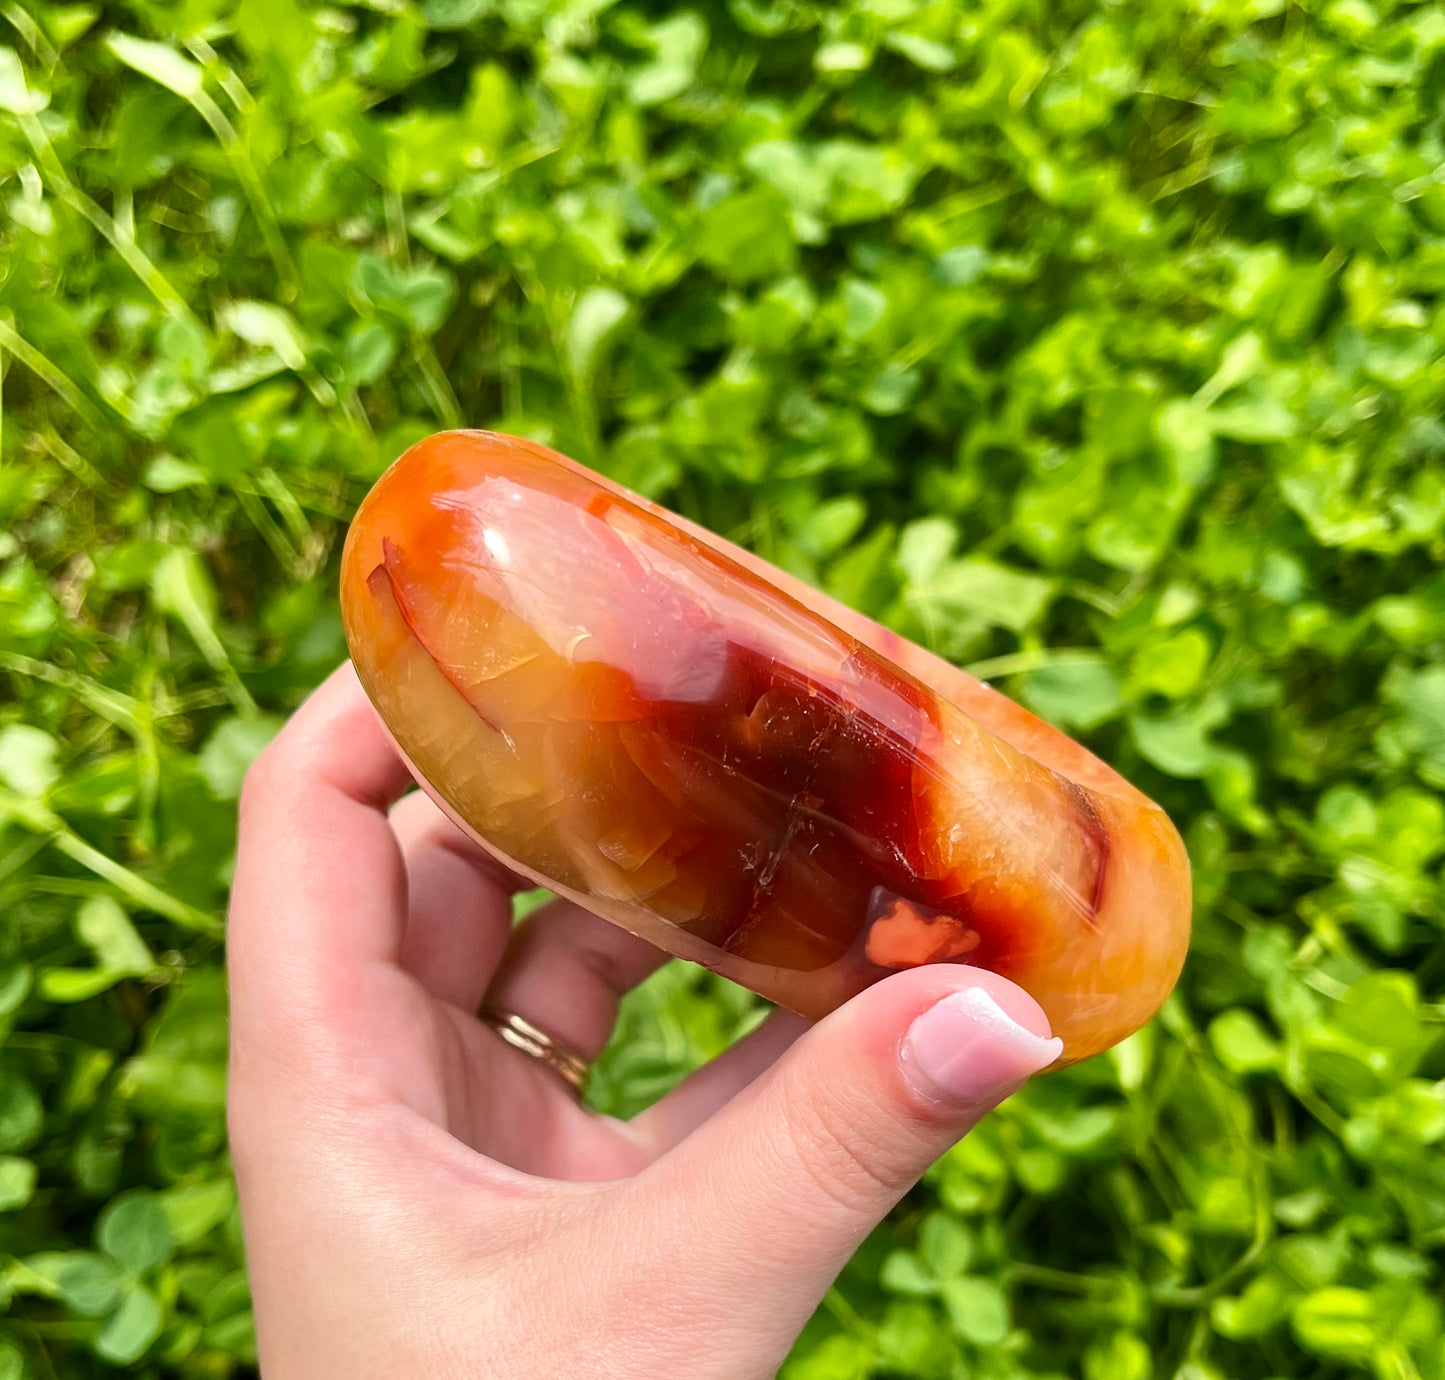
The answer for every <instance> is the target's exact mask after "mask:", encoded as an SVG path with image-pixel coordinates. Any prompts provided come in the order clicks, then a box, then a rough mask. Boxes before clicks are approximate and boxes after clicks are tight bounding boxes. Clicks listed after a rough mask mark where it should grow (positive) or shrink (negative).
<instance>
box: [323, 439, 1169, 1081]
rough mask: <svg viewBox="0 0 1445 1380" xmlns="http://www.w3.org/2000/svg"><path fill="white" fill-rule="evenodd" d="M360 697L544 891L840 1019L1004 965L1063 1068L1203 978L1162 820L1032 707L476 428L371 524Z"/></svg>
mask: <svg viewBox="0 0 1445 1380" xmlns="http://www.w3.org/2000/svg"><path fill="white" fill-rule="evenodd" d="M342 600H343V612H344V616H345V622H346V633H347V638H348V641H349V643H350V646H351V651H352V656H353V658H354V660H355V663H356V667H357V671H358V673H359V674H360V677H361V681H362V684H363V685H364V686H365V687H366V691H367V693H368V695H369V696H370V697H371V700H372V702H373V704H374V705H375V706H376V709H377V711H378V713H379V714H380V716H381V718H382V720H383V722H384V723H385V724H386V725H387V728H388V729H389V731H390V733H391V734H392V736H393V738H394V739H395V740H396V742H397V744H398V746H399V747H400V748H401V750H402V752H403V753H404V754H405V755H406V757H407V759H408V761H409V763H410V764H411V766H412V769H413V770H414V771H415V772H416V774H417V777H418V779H419V780H420V781H421V783H422V784H423V786H424V787H426V788H427V789H428V790H429V791H430V792H431V794H432V795H433V796H434V797H435V798H436V799H437V800H438V801H439V802H440V803H441V804H442V805H443V806H444V807H445V808H446V809H447V811H448V813H449V814H450V815H451V816H452V818H454V819H455V820H456V821H457V822H458V823H459V824H461V825H462V826H463V827H464V828H465V829H466V830H467V831H468V832H469V833H470V834H471V835H472V836H473V837H474V838H476V839H477V841H478V842H479V843H481V844H482V845H483V846H484V847H486V848H488V849H489V850H491V851H492V852H493V853H495V854H497V855H498V856H500V857H501V858H503V859H504V860H505V861H506V862H507V863H508V864H509V865H510V866H512V867H513V868H514V869H516V870H518V871H520V872H523V873H525V874H527V875H529V876H531V877H533V878H535V879H536V880H537V881H538V882H540V883H542V884H543V885H546V886H549V887H551V888H553V889H554V890H556V891H558V892H560V893H562V894H565V895H570V896H572V897H573V898H574V899H576V900H578V901H580V902H581V903H582V904H583V905H585V906H587V907H588V908H589V909H591V910H594V911H596V912H597V913H598V914H601V915H604V916H606V917H608V918H609V919H611V920H613V921H614V922H616V923H617V924H619V925H622V926H624V927H625V928H627V929H629V930H631V931H633V932H634V933H636V934H639V935H641V936H643V937H644V938H646V939H649V940H651V941H653V942H654V943H656V944H658V945H660V946H661V947H663V948H665V949H667V950H669V951H671V952H672V953H675V954H678V955H680V956H682V957H685V958H690V959H693V960H695V961H697V962H699V963H704V964H706V965H707V966H708V967H710V968H713V969H715V970H717V971H718V972H720V973H723V974H725V975H726V976H728V977H730V978H733V979H735V980H736V981H738V982H740V983H743V984H744V985H746V986H748V987H750V988H752V989H754V990H755V991H757V992H760V993H762V994H763V995H764V996H766V997H769V998H770V999H772V1000H774V1001H776V1002H779V1003H780V1004H782V1005H784V1006H788V1007H791V1008H793V1009H794V1010H796V1011H800V1012H802V1013H803V1014H805V1015H808V1016H813V1017H816V1016H820V1015H822V1014H824V1013H825V1012H827V1011H829V1010H831V1009H832V1008H833V1007H835V1006H837V1005H838V1004H839V1003H841V1002H843V1001H845V1000H846V999H847V998H848V997H850V996H852V995H853V994H854V993H855V992H857V991H859V990H860V989H861V988H863V987H865V986H867V985H868V984H869V983H871V982H874V981H876V980H877V979H879V978H881V977H883V976H885V975H887V974H888V973H890V972H895V971H897V970H898V969H900V968H904V967H909V966H912V965H915V964H919V963H931V962H957V963H970V964H977V965H979V966H981V967H985V968H990V969H993V970H994V971H996V972H999V973H1002V974H1004V975H1006V976H1007V977H1009V978H1011V979H1013V980H1014V981H1015V982H1018V983H1019V984H1020V985H1022V986H1023V987H1024V988H1026V989H1027V990H1028V991H1029V992H1031V993H1032V994H1033V996H1034V997H1035V998H1037V1000H1038V1001H1039V1002H1040V1003H1041V1005H1042V1006H1043V1008H1044V1010H1045V1011H1046V1012H1047V1013H1048V1016H1049V1019H1050V1020H1051V1022H1052V1023H1053V1027H1054V1030H1055V1033H1057V1034H1058V1035H1060V1036H1061V1037H1062V1039H1063V1041H1064V1056H1063V1059H1064V1062H1069V1061H1073V1060H1077V1059H1080V1058H1084V1057H1085V1056H1087V1055H1089V1054H1092V1053H1095V1052H1097V1051H1098V1050H1101V1049H1104V1048H1106V1047H1107V1046H1109V1045H1110V1044H1112V1043H1114V1042H1115V1041H1117V1040H1119V1039H1121V1038H1122V1037H1123V1036H1125V1035H1127V1034H1128V1033H1129V1032H1130V1031H1132V1030H1134V1029H1136V1028H1137V1027H1138V1026H1139V1025H1141V1024H1142V1023H1143V1022H1144V1021H1146V1020H1147V1019H1148V1018H1149V1017H1150V1016H1151V1015H1152V1014H1153V1013H1154V1011H1155V1010H1157V1008H1158V1006H1159V1004H1160V1003H1161V1002H1162V1001H1163V999H1164V997H1165V996H1166V995H1167V994H1168V992H1169V990H1170V988H1171V987H1172V986H1173V984H1174V982H1175V979H1176V978H1177V976H1178V973H1179V969H1180V966H1181V964H1182V963H1183V959H1184V952H1185V948H1186V945H1187V942H1188V936H1189V916H1190V886H1189V867H1188V861H1187V859H1186V856H1185V852H1184V848H1183V845H1182V844H1181V842H1180V840H1179V837H1178V834H1177V833H1176V832H1175V830H1174V828H1173V826H1172V825H1171V824H1170V822H1169V820H1168V819H1167V818H1166V816H1165V815H1164V814H1163V812H1162V811H1161V810H1160V809H1159V808H1158V806H1156V805H1154V804H1153V803H1152V802H1150V801H1149V800H1148V799H1146V798H1145V797H1144V796H1143V795H1141V794H1140V793H1139V792H1138V791H1136V790H1135V789H1134V788H1133V787H1132V786H1130V785H1129V784H1128V783H1127V782H1126V781H1124V780H1123V779H1122V778H1121V777H1119V776H1118V775H1117V774H1116V773H1114V772H1113V771H1111V770H1110V769H1109V768H1108V767H1106V766H1105V765H1104V764H1103V763H1102V762H1100V761H1099V760H1098V759H1097V758H1095V757H1093V756H1092V755H1091V754H1089V753H1088V752H1086V751H1085V750H1084V749H1083V748H1081V747H1080V746H1079V745H1078V744H1076V743H1074V742H1073V741H1072V740H1070V739H1069V738H1067V737H1065V736H1064V735H1063V734H1061V733H1059V732H1058V731H1057V730H1056V729H1053V728H1051V727H1049V726H1048V725H1047V724H1045V723H1043V722H1042V721H1041V720H1039V719H1037V718H1035V717H1034V716H1033V715H1031V714H1029V713H1027V712H1026V711H1025V710H1023V709H1021V708H1020V707H1019V706H1017V705H1015V704H1014V703H1013V702H1012V701H1010V700H1007V699H1005V698H1004V697H1003V696H1002V695H999V694H998V693H997V692H995V691H993V690H990V689H989V688H988V687H986V686H984V685H982V684H980V683H979V682H978V681H975V680H973V679H972V678H971V677H970V676H968V675H966V674H965V673H964V672H962V671H960V670H958V669H957V668H955V667H953V666H950V665H949V664H948V663H946V662H944V661H942V660H940V659H939V658H937V657H934V656H932V655H931V654H929V653H927V652H925V651H923V650H922V649H920V648H918V647H915V646H913V645H912V644H910V643H907V642H905V641H904V640H902V639H901V638H899V637H898V636H897V635H896V634H893V633H890V632H888V631H887V630H885V629H883V628H881V627H879V626H878V625H877V624H874V623H872V622H870V621H869V620H868V619H865V618H863V617H861V616H860V615H858V614H856V613H854V612H852V611H851V610H848V609H846V608H844V607H843V606H841V605H839V604H837V603H835V602H834V601H832V600H829V599H827V598H825V597H824V596H822V595H820V594H818V593H817V592H816V591H813V590H811V589H809V588H808V587H807V586H805V585H803V584H801V583H800V582H798V581H796V580H794V579H792V578H790V577H789V576H787V575H785V574H783V573H782V572H781V571H777V570H774V569H773V568H772V567H770V566H768V565H767V564H766V563H764V562H762V561H760V560H758V559H757V558H756V557H754V556H751V555H749V554H748V553H746V552H743V551H741V550H739V549H738V548H736V547H733V546H731V545H730V544H728V543H726V542H723V541H721V540H720V539H718V538H716V537H713V536H711V535H709V534H708V533H705V532H703V531H702V530H701V529H699V528H697V527H695V526H693V525H692V524H690V523H687V522H685V521H684V520H683V519H681V518H678V517H676V516H674V515H672V514H669V513H666V512H665V511H664V510H662V509H660V508H657V507H656V506H655V505H652V504H649V503H647V502H646V501H645V500H643V499H640V498H638V497H637V496H635V495H632V494H629V493H627V492H626V491H624V490H621V489H619V488H617V487H616V486H614V485H611V484H610V483H608V482H607V481H605V480H603V479H601V478H600V477H599V476H597V475H594V474H592V473H591V472H590V471H588V470H585V469H583V468H582V467H581V466H578V465H575V464H573V463H572V462H571V461H569V460H566V459H564V458H563V457H562V456H559V455H556V454H555V453H553V452H551V451H548V450H546V449H544V448H543V447H541V446H537V445H534V444H532V443H530V442H525V441H520V440H517V439H514V438H512V437H507V436H498V435H493V434H490V433H485V432H448V433H443V434H441V435H438V436H434V437H431V438H430V439H428V440H426V441H424V442H422V443H421V444H420V445H417V446H415V447H414V448H413V449H412V450H410V451H408V452H407V454H406V455H404V456H403V457H402V458H401V459H400V460H398V461H397V463H396V464H395V465H394V466H393V467H392V468H391V469H390V470H389V471H388V472H387V473H386V474H385V475H384V476H383V477H382V478H381V480H380V481H379V482H378V483H377V485H376V487H375V489H373V491H372V492H371V494H370V495H369V496H368V497H367V499H366V501H365V502H364V503H363V504H362V507H361V510H360V511H359V512H358V514H357V517H356V520H355V522H354V523H353V525H352V529H351V532H350V535H349V536H348V539H347V544H346V551H345V556H344V560H343V570H342Z"/></svg>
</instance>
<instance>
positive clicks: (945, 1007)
mask: <svg viewBox="0 0 1445 1380" xmlns="http://www.w3.org/2000/svg"><path fill="white" fill-rule="evenodd" d="M1063 1048H1064V1042H1063V1041H1062V1040H1060V1039H1058V1038H1055V1039H1052V1040H1046V1039H1044V1038H1043V1037H1042V1036H1041V1035H1035V1034H1034V1033H1033V1031H1031V1030H1026V1029H1025V1028H1024V1027H1023V1026H1021V1025H1020V1024H1019V1023H1018V1022H1017V1021H1016V1020H1014V1019H1013V1017H1012V1016H1010V1015H1009V1014H1008V1013H1007V1012H1006V1011H1005V1010H1004V1009H1003V1007H1001V1006H1000V1005H999V1004H998V1003H997V1002H996V1001H995V1000H994V999H993V998H992V997H991V996H989V994H988V993H987V992H985V991H984V990H983V988H981V987H966V988H964V989H963V991H961V992H953V993H950V994H949V995H948V996H946V997H944V998H943V1000H942V1001H940V1002H937V1003H935V1004H934V1005H933V1006H931V1007H929V1008H928V1010H927V1011H925V1012H924V1013H923V1014H922V1015H921V1016H918V1017H916V1018H915V1020H914V1022H913V1024H912V1025H911V1026H909V1028H908V1034H907V1035H906V1036H905V1037H904V1039H903V1051H902V1053H903V1064H904V1068H905V1069H906V1070H907V1072H908V1073H909V1076H910V1077H911V1078H912V1079H913V1081H914V1082H915V1083H916V1084H917V1085H918V1086H919V1088H920V1090H921V1091H923V1092H926V1093H928V1094H929V1095H930V1096H932V1097H937V1098H943V1099H944V1100H946V1101H949V1102H961V1103H966V1104H974V1103H981V1104H985V1105H992V1104H994V1103H996V1102H1001V1101H1002V1100H1003V1099H1004V1098H1005V1097H1007V1096H1008V1095H1009V1093H1011V1092H1013V1091H1014V1089H1015V1088H1017V1087H1019V1086H1020V1085H1021V1084H1022V1083H1023V1082H1024V1081H1025V1080H1026V1079H1027V1078H1028V1077H1029V1075H1030V1074H1034V1073H1038V1072H1039V1070H1040V1069H1046V1068H1048V1066H1049V1065H1050V1064H1052V1063H1053V1062H1054V1060H1055V1059H1057V1058H1058V1057H1059V1055H1060V1054H1061V1053H1062V1052H1063Z"/></svg>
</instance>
